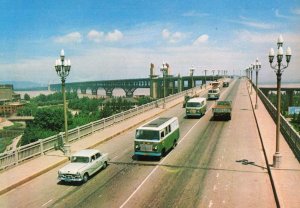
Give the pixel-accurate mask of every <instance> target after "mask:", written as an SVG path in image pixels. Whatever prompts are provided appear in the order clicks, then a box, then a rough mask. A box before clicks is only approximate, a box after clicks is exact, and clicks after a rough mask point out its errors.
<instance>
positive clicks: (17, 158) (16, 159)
mask: <svg viewBox="0 0 300 208" xmlns="http://www.w3.org/2000/svg"><path fill="white" fill-rule="evenodd" d="M15 161H16V165H18V164H19V152H18V148H16V150H15Z"/></svg>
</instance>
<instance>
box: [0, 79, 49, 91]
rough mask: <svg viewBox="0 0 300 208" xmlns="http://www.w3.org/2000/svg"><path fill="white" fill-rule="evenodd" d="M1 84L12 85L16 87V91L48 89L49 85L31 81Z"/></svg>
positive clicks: (3, 82) (4, 82)
mask: <svg viewBox="0 0 300 208" xmlns="http://www.w3.org/2000/svg"><path fill="white" fill-rule="evenodd" d="M0 84H12V85H13V86H14V90H16V91H20V90H30V89H31V90H33V89H38V90H40V89H47V87H48V86H47V84H40V83H36V82H30V81H0Z"/></svg>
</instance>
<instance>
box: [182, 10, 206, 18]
mask: <svg viewBox="0 0 300 208" xmlns="http://www.w3.org/2000/svg"><path fill="white" fill-rule="evenodd" d="M182 16H184V17H204V16H209V14H208V13H200V12H196V11H194V10H193V11H188V12H186V13H183V14H182Z"/></svg>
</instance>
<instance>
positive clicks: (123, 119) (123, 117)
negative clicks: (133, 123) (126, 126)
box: [122, 111, 125, 121]
mask: <svg viewBox="0 0 300 208" xmlns="http://www.w3.org/2000/svg"><path fill="white" fill-rule="evenodd" d="M122 113H123V115H122V121H124V117H125V116H124V114H125V113H124V111H123V112H122Z"/></svg>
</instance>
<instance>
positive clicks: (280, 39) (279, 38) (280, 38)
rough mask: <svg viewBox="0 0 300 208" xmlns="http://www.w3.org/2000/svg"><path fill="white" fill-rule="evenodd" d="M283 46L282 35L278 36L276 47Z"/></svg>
mask: <svg viewBox="0 0 300 208" xmlns="http://www.w3.org/2000/svg"><path fill="white" fill-rule="evenodd" d="M282 45H283V38H282V35H279V37H278V40H277V46H278V48H280V47H282Z"/></svg>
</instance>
